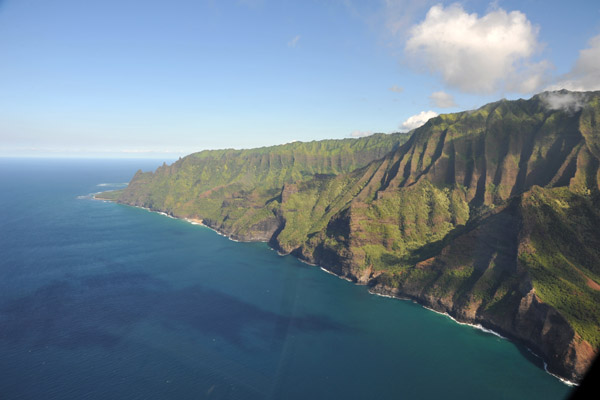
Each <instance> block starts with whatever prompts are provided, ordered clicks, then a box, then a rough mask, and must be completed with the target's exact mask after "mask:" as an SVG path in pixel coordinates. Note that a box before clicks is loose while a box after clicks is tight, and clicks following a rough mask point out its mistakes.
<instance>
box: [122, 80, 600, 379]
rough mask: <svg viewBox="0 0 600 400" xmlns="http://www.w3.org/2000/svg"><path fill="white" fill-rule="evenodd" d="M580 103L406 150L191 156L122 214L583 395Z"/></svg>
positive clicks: (513, 105)
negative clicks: (458, 326)
mask: <svg viewBox="0 0 600 400" xmlns="http://www.w3.org/2000/svg"><path fill="white" fill-rule="evenodd" d="M562 94H564V93H562V92H559V93H558V94H556V93H555V95H562ZM582 96H583V97H582V99H584V100H585V101H584V103H585V105H584V106H583V108H582V109H580V110H579V111H576V112H564V111H560V110H551V109H549V108H548V107H546V105H545V103H544V100H543V95H538V96H534V97H533V98H532V99H529V100H517V101H505V100H503V101H499V102H495V103H490V104H488V105H486V106H484V107H481V108H480V109H478V110H473V111H468V112H462V113H455V114H447V115H441V116H438V117H436V118H433V119H431V120H430V121H429V122H427V123H426V124H425V125H424V126H422V127H420V128H418V129H416V130H415V131H414V132H413V133H412V135H411V137H410V139H408V140H406V138H404V139H402V140H401V138H400V137H399V136H397V135H396V136H392V135H390V136H386V135H379V136H377V135H374V136H373V137H372V138H369V139H364V138H363V139H358V140H357V141H352V142H347V141H322V142H312V143H301V144H289V145H284V146H274V147H272V148H263V149H254V150H243V151H237V150H224V151H213V152H202V153H197V154H194V155H191V156H188V157H185V158H183V159H181V160H180V161H178V162H177V163H175V164H174V165H172V166H167V165H163V166H162V167H160V168H159V169H158V170H157V171H156V172H155V173H142V172H141V171H138V173H136V175H135V176H134V178H133V179H132V181H131V183H130V185H129V187H128V188H127V189H125V190H123V191H122V193H121V195H120V197H118V199H117V200H118V201H120V202H122V203H126V204H131V205H137V206H143V207H148V208H151V209H153V210H158V211H163V212H166V213H168V214H170V215H175V216H178V217H187V218H190V217H193V218H199V219H202V220H203V221H204V223H205V224H207V225H209V226H210V227H212V228H214V229H216V230H217V231H219V232H221V233H224V234H226V235H228V236H229V237H231V238H233V239H236V240H243V241H257V240H258V241H267V242H269V244H270V245H271V246H272V247H274V248H276V249H277V250H279V251H281V252H282V253H285V254H288V253H291V254H294V255H295V256H297V257H299V258H300V259H302V260H304V261H307V262H310V263H313V264H318V265H320V266H322V267H324V268H326V269H328V270H329V271H331V272H333V273H335V274H337V275H339V276H341V277H344V278H347V279H349V280H351V281H353V282H356V283H359V284H367V285H369V286H371V290H373V291H377V292H378V293H381V294H386V295H393V296H398V297H407V298H412V299H414V300H415V301H418V302H419V303H421V304H423V305H425V306H427V307H430V308H432V309H434V310H437V311H440V312H447V313H449V314H450V315H452V316H453V317H454V318H456V319H459V320H461V321H465V322H470V323H479V324H482V325H483V326H486V327H488V328H490V329H494V330H496V331H498V332H500V333H501V334H503V335H505V336H507V337H510V338H512V339H514V340H518V341H520V342H522V343H523V344H525V345H526V346H527V347H529V348H531V349H532V350H533V351H534V352H536V353H538V354H539V355H541V356H542V357H544V359H545V360H546V361H547V363H548V367H549V369H550V370H551V371H552V372H554V373H557V374H558V375H560V376H563V377H565V378H567V379H570V380H576V381H577V380H579V379H580V378H581V376H582V375H583V373H584V372H585V370H586V369H587V368H588V367H589V365H590V363H591V361H592V359H593V357H594V355H595V354H596V353H597V349H598V347H599V344H600V291H599V290H598V288H599V287H600V278H599V277H600V150H599V149H600V125H599V121H600V92H589V93H585V94H582ZM582 327H583V328H582ZM594 328H595V330H594Z"/></svg>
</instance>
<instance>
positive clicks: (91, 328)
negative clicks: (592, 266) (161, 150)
mask: <svg viewBox="0 0 600 400" xmlns="http://www.w3.org/2000/svg"><path fill="white" fill-rule="evenodd" d="M159 164H162V161H160V162H158V161H149V160H43V159H0V188H1V190H0V399H109V398H113V399H117V398H118V399H203V398H206V399H308V398H310V399H343V398H346V399H388V398H389V399H391V398H394V399H399V398H400V399H417V398H418V399H438V398H444V399H467V398H473V399H479V398H485V399H561V398H565V397H566V396H567V395H568V393H569V390H570V388H569V387H568V386H566V385H564V384H562V383H561V382H560V381H558V380H557V379H556V378H554V377H552V376H550V375H548V374H547V373H545V372H544V370H543V368H542V366H541V363H540V361H539V360H536V359H535V357H533V356H531V355H530V354H529V353H528V352H527V351H526V350H524V349H522V348H519V347H517V346H515V345H514V344H513V343H511V342H509V341H507V340H503V339H501V338H498V337H496V336H494V335H492V334H488V333H485V332H481V331H478V330H476V329H473V328H471V327H468V326H461V325H458V324H456V323H454V322H452V321H451V320H450V319H449V318H447V317H445V316H442V315H439V314H436V313H433V312H431V311H428V310H426V309H424V308H422V307H420V306H418V305H416V304H413V303H411V302H407V301H401V300H395V299H388V298H383V297H378V296H374V295H370V294H369V293H368V292H367V289H366V288H365V287H361V286H355V285H352V284H350V283H348V282H346V281H343V280H341V279H338V278H337V277H335V276H332V275H329V274H326V273H324V272H323V271H321V270H319V269H318V268H316V267H310V266H307V265H305V264H302V263H300V262H298V261H297V260H296V259H294V258H293V257H289V256H288V257H281V256H278V255H277V253H276V252H274V251H272V250H270V249H269V248H268V247H267V246H266V245H265V244H261V243H234V242H232V241H229V240H227V239H226V238H224V237H221V236H219V235H217V234H216V233H214V232H212V231H211V230H209V229H207V228H204V227H201V226H196V225H191V224H189V223H187V222H185V221H180V220H175V219H170V218H167V217H164V216H161V215H159V214H156V213H150V212H148V211H145V210H142V209H137V208H133V207H128V206H123V205H118V204H113V203H106V202H101V201H95V200H91V199H90V198H89V196H87V195H88V194H89V193H93V192H98V191H102V190H108V189H112V188H117V187H119V186H122V185H119V184H122V183H123V182H127V181H128V180H129V179H130V178H131V177H132V176H133V174H134V173H135V171H136V170H137V169H139V168H142V169H144V170H153V169H155V168H156V167H157V166H158V165H159ZM99 185H101V186H99Z"/></svg>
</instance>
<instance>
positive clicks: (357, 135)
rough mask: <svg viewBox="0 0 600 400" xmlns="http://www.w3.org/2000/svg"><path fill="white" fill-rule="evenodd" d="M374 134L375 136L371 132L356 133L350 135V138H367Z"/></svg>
mask: <svg viewBox="0 0 600 400" xmlns="http://www.w3.org/2000/svg"><path fill="white" fill-rule="evenodd" d="M372 134H373V132H371V131H354V132H352V133H351V134H350V137H353V138H361V137H365V136H371V135H372Z"/></svg>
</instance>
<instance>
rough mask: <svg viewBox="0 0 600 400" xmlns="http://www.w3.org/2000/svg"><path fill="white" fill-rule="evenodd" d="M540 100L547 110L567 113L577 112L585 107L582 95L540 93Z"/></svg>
mask: <svg viewBox="0 0 600 400" xmlns="http://www.w3.org/2000/svg"><path fill="white" fill-rule="evenodd" d="M540 98H541V99H542V101H543V102H544V104H545V105H546V107H547V108H548V109H550V110H563V111H565V112H569V113H574V112H576V111H579V110H580V109H581V108H582V107H583V106H584V105H585V95H584V94H583V93H569V92H547V93H542V94H541V95H540Z"/></svg>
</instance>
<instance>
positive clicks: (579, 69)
mask: <svg viewBox="0 0 600 400" xmlns="http://www.w3.org/2000/svg"><path fill="white" fill-rule="evenodd" d="M548 89H549V90H558V89H568V90H578V91H587V90H600V35H598V36H595V37H593V38H591V39H590V41H589V47H588V48H587V49H583V50H580V51H579V57H578V58H577V61H576V62H575V65H574V66H573V68H572V69H571V71H570V72H569V73H567V74H565V75H563V76H562V77H561V78H560V79H559V81H558V82H556V83H555V84H553V85H551V86H550V87H548Z"/></svg>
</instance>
